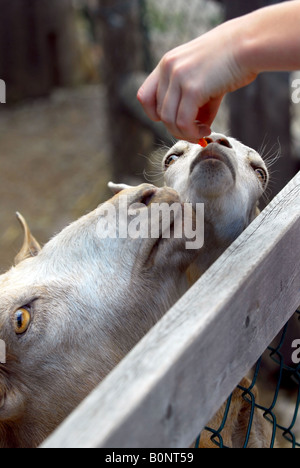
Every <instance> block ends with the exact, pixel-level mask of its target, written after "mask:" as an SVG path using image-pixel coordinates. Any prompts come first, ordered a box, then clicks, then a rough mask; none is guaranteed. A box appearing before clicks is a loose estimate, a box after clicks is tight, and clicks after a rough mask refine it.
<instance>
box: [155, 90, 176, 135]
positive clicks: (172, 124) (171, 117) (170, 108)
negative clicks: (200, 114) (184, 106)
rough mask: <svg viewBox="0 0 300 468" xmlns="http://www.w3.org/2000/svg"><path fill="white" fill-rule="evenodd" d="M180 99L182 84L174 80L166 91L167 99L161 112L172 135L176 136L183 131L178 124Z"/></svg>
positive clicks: (163, 120) (161, 116)
mask: <svg viewBox="0 0 300 468" xmlns="http://www.w3.org/2000/svg"><path fill="white" fill-rule="evenodd" d="M180 100H181V89H180V86H179V85H177V84H176V83H174V82H173V83H171V84H170V87H169V89H168V90H167V92H166V95H165V99H164V102H163V105H162V110H161V113H160V118H161V120H162V122H163V123H164V125H165V126H166V128H167V130H168V131H169V132H170V133H171V135H173V136H176V138H177V137H178V136H179V135H180V133H181V132H180V130H179V129H178V127H177V125H176V119H177V113H178V107H179V103H180Z"/></svg>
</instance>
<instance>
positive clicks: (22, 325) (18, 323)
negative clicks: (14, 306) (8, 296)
mask: <svg viewBox="0 0 300 468" xmlns="http://www.w3.org/2000/svg"><path fill="white" fill-rule="evenodd" d="M14 319H15V320H14V321H15V323H14V326H15V332H16V334H17V335H22V334H23V333H25V332H26V330H27V329H28V327H29V324H30V322H31V315H30V312H29V311H28V310H27V309H19V310H17V312H16V313H15V318H14Z"/></svg>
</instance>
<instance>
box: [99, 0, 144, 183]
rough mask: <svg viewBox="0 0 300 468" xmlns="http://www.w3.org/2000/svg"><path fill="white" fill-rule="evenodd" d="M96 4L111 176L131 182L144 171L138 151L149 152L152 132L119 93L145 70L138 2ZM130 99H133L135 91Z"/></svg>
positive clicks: (101, 1) (105, 0)
mask: <svg viewBox="0 0 300 468" xmlns="http://www.w3.org/2000/svg"><path fill="white" fill-rule="evenodd" d="M99 8H100V10H99V12H100V28H99V29H100V33H101V44H102V47H103V53H104V57H103V66H102V76H103V79H104V82H105V85H106V90H107V112H108V122H109V128H108V133H109V139H110V145H111V157H112V163H113V177H114V178H115V179H116V181H117V182H120V181H125V182H126V181H129V182H130V180H132V178H134V177H139V176H141V175H142V174H143V170H144V168H145V159H144V158H143V157H141V155H142V154H143V155H144V154H148V152H149V149H150V148H151V147H152V142H153V137H152V134H151V133H149V132H148V131H146V130H145V127H144V125H143V124H142V123H141V122H140V121H139V120H138V119H137V118H135V117H134V116H133V115H132V113H131V112H130V111H129V110H128V105H127V106H126V105H125V103H124V97H122V96H121V94H122V89H123V85H124V83H125V81H126V80H128V78H129V77H130V76H134V75H135V74H136V73H139V72H142V71H143V70H145V60H144V59H145V55H144V47H143V44H144V37H143V30H142V26H141V10H140V2H139V0H131V1H130V2H125V1H120V0H99ZM136 91H137V90H136ZM130 99H132V100H136V95H135V92H133V93H132V94H130ZM121 179H122V180H121Z"/></svg>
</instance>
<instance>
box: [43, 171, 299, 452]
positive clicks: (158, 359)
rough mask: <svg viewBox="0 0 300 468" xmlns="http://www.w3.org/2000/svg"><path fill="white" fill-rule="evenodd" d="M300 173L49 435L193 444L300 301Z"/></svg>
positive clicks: (63, 443)
mask: <svg viewBox="0 0 300 468" xmlns="http://www.w3.org/2000/svg"><path fill="white" fill-rule="evenodd" d="M299 239H300V173H299V174H298V175H297V176H296V177H295V178H294V179H293V180H292V181H291V182H290V183H289V184H288V186H286V187H285V189H284V190H283V191H282V192H281V193H280V194H279V195H278V196H277V197H276V198H275V199H274V200H273V201H272V202H271V203H270V205H269V206H268V207H267V208H266V209H265V210H264V211H263V213H262V214H261V215H260V216H259V218H257V219H256V220H255V221H254V222H253V223H252V224H251V225H250V226H249V228H248V229H247V230H246V231H245V232H244V233H243V234H242V235H241V236H240V237H239V239H237V241H236V242H234V243H233V244H232V246H231V247H230V248H229V249H228V250H227V251H226V252H225V253H224V255H223V256H222V257H221V258H220V259H219V260H218V261H217V262H216V263H215V264H214V265H213V266H212V267H211V268H210V269H209V270H208V271H207V272H206V274H205V275H203V276H202V278H201V279H200V280H199V281H198V283H197V284H196V285H195V286H194V287H193V288H191V290H190V291H189V292H188V293H187V294H185V296H184V297H183V298H182V299H181V300H180V301H179V302H178V303H177V304H176V305H175V306H174V307H173V308H172V309H171V310H170V311H169V312H168V313H167V314H166V315H165V316H164V317H163V319H162V320H161V321H160V322H159V323H158V324H157V325H156V326H155V327H154V328H153V329H152V330H151V331H150V332H149V333H148V335H147V336H145V337H144V338H143V339H142V340H141V342H140V343H139V344H138V345H137V346H136V347H135V348H134V349H133V350H132V352H131V353H130V354H129V355H128V356H127V357H126V358H125V359H124V360H123V361H122V362H121V363H120V364H119V365H118V366H117V367H116V368H115V369H114V371H113V372H112V373H111V374H110V375H109V376H108V377H107V378H106V379H105V380H104V381H103V382H102V384H101V385H99V387H97V388H96V389H95V390H94V391H93V392H92V393H91V394H90V395H89V396H88V397H87V398H86V400H85V401H84V402H83V403H82V404H81V405H80V406H79V408H77V409H76V410H75V411H74V413H73V414H72V415H71V416H70V417H69V418H67V420H66V421H65V422H64V423H63V424H62V426H61V427H60V428H58V430H56V431H55V432H54V434H53V435H52V436H51V437H50V438H49V439H48V440H47V441H46V442H45V443H44V444H43V447H44V448H51V447H110V448H114V447H115V448H122V447H137V448H138V447H148V448H150V447H155V448H160V447H164V448H168V447H172V448H176V447H187V446H189V444H190V443H192V441H193V440H194V439H195V438H196V436H197V434H198V433H199V432H200V430H201V429H202V428H203V427H204V426H205V424H206V423H207V422H208V421H209V420H210V419H211V417H212V416H213V415H214V413H215V412H216V411H217V410H218V408H219V407H220V406H221V404H222V403H223V402H224V401H225V399H226V398H227V397H228V396H229V394H230V393H231V391H232V390H233V389H234V387H235V386H236V385H237V384H238V383H239V381H240V380H241V379H242V377H243V376H244V375H245V374H246V373H247V372H248V371H249V369H250V368H251V367H252V365H253V364H254V363H255V362H256V360H257V359H258V358H259V356H260V355H261V354H262V353H263V351H264V350H265V348H266V347H267V346H268V345H269V343H270V342H271V341H272V340H273V338H274V337H275V336H276V334H277V333H278V332H279V331H280V329H281V328H282V326H283V325H284V324H285V322H286V321H287V320H288V319H289V318H290V316H291V315H292V313H293V312H294V311H295V310H296V308H297V306H298V305H299V304H300V287H299V285H300V245H299Z"/></svg>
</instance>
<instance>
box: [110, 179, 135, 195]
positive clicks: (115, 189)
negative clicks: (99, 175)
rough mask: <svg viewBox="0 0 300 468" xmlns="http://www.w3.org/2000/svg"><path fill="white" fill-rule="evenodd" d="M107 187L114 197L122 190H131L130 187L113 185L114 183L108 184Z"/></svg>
mask: <svg viewBox="0 0 300 468" xmlns="http://www.w3.org/2000/svg"><path fill="white" fill-rule="evenodd" d="M107 185H108V188H109V189H110V190H111V191H112V193H113V194H114V195H117V193H120V192H122V190H126V189H130V188H133V186H132V185H126V184H115V183H114V182H108V184H107Z"/></svg>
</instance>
